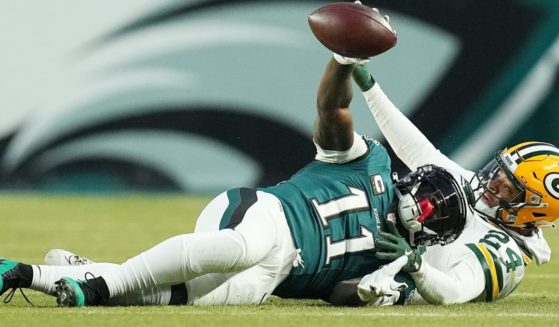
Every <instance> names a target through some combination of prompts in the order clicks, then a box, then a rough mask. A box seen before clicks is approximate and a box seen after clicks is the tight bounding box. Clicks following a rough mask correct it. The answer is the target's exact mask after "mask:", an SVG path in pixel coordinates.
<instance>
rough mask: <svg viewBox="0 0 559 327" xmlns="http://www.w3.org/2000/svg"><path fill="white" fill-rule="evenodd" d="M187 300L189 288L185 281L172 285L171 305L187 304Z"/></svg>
mask: <svg viewBox="0 0 559 327" xmlns="http://www.w3.org/2000/svg"><path fill="white" fill-rule="evenodd" d="M187 301H188V290H187V289H186V285H185V284H184V283H183V284H178V285H173V286H171V300H169V305H185V304H186V302H187Z"/></svg>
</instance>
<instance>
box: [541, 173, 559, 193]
mask: <svg viewBox="0 0 559 327" xmlns="http://www.w3.org/2000/svg"><path fill="white" fill-rule="evenodd" d="M543 184H544V185H545V189H546V191H547V192H549V194H550V195H551V196H552V197H554V198H556V199H559V173H550V174H547V175H546V176H545V179H544V182H543Z"/></svg>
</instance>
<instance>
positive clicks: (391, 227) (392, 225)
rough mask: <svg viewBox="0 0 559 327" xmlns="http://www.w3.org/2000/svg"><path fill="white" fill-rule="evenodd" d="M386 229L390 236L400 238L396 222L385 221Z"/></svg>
mask: <svg viewBox="0 0 559 327" xmlns="http://www.w3.org/2000/svg"><path fill="white" fill-rule="evenodd" d="M386 227H387V229H388V231H389V232H390V233H391V234H392V235H395V236H396V237H402V236H401V235H400V232H398V228H396V222H395V221H392V220H387V221H386Z"/></svg>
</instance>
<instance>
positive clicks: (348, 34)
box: [308, 2, 397, 58]
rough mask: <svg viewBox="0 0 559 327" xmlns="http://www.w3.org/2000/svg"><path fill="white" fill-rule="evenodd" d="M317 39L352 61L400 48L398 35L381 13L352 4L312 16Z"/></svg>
mask: <svg viewBox="0 0 559 327" xmlns="http://www.w3.org/2000/svg"><path fill="white" fill-rule="evenodd" d="M308 20H309V26H310V28H311V31H312V32H313V34H314V35H315V36H316V38H317V39H318V40H319V41H320V43H322V44H323V45H324V46H325V47H326V48H328V49H330V50H331V51H333V52H335V53H337V54H339V55H342V56H345V57H351V58H368V57H372V56H376V55H379V54H381V53H383V52H385V51H387V50H388V49H390V48H392V47H393V46H394V45H396V40H397V37H396V32H395V31H394V29H392V27H391V26H390V24H389V23H388V21H387V20H386V19H385V18H384V16H382V15H381V14H380V13H379V12H378V11H376V10H373V9H372V8H369V7H367V6H364V5H361V4H357V3H352V2H335V3H331V4H328V5H326V6H323V7H321V8H319V9H317V10H315V11H313V12H312V13H311V14H310V15H309V19H308Z"/></svg>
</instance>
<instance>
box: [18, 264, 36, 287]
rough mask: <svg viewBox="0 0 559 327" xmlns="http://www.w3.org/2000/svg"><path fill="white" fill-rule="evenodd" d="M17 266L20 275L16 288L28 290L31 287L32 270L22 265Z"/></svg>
mask: <svg viewBox="0 0 559 327" xmlns="http://www.w3.org/2000/svg"><path fill="white" fill-rule="evenodd" d="M17 265H18V268H19V273H20V275H21V279H20V281H19V285H18V287H23V288H29V287H30V286H31V281H33V268H31V266H30V265H26V264H24V263H18V264H17Z"/></svg>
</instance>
